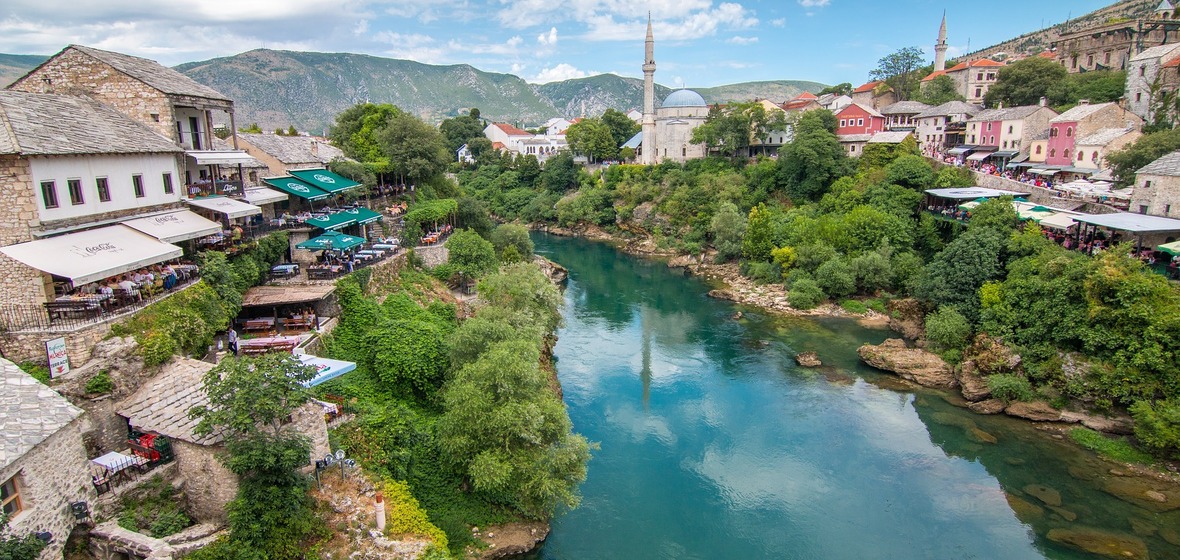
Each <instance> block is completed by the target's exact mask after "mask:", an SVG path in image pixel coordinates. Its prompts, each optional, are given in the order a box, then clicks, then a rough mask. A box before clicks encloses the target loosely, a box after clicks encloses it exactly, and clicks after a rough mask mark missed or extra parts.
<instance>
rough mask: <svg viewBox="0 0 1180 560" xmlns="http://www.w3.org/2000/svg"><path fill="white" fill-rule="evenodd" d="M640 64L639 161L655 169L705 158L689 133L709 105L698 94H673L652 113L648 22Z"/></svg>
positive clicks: (652, 58) (652, 64)
mask: <svg viewBox="0 0 1180 560" xmlns="http://www.w3.org/2000/svg"><path fill="white" fill-rule="evenodd" d="M644 51H645V55H646V56H645V58H644V64H643V112H644V115H643V130H642V131H640V134H641V135H642V142H641V143H640V147H639V150H638V154H637V156H638V158H639V161H641V162H643V163H645V164H648V165H654V164H657V163H660V162H662V161H676V162H685V161H688V160H690V159H698V158H703V157H705V156H706V155H707V151H706V148H705V145H704V144H693V143H692V142H691V139H692V131H693V129H695V128H696V127H698V126H700V125H702V124H704V122H705V118H706V117H708V116H709V105H708V104H707V103H705V98H704V97H701V94H699V93H697V92H695V91H692V90H690V89H681V90H676V91H674V92H672V93H671V94H669V95H668V97H666V98H664V102H663V103H661V104H660V108H659V110H656V109H655V73H656V62H655V40H654V39H653V38H652V32H651V19H650V18H648V22H647V40H646V42H645V44H644Z"/></svg>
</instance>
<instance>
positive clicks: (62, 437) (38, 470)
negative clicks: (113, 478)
mask: <svg viewBox="0 0 1180 560" xmlns="http://www.w3.org/2000/svg"><path fill="white" fill-rule="evenodd" d="M85 422H86V416H85V415H82V416H79V417H78V418H75V419H74V421H73V422H70V423H69V424H67V425H66V426H65V427H63V428H62V429H61V430H58V431H57V433H55V434H53V435H52V436H49V438H48V439H46V440H45V441H43V442H41V443H40V444H38V445H37V446H36V447H34V448H33V449H32V450H31V451H29V452H28V453H26V454H24V456H22V457H20V458H19V459H17V460H16V461H15V462H13V463H12V464H11V465H8V466H7V467H4V469H3V470H0V480H8V479H9V478H12V477H13V476H16V477H17V486H18V488H19V492H20V499H21V507H22V511H21V512H20V513H19V514H17V515H16V517H14V518H12V520H11V522H10V531H11V532H12V533H13V534H18V535H23V534H28V533H31V532H35V531H48V532H50V533H51V534H52V535H53V541H52V542H51V543H50V544H49V546H47V547H46V548H45V550H44V551H43V552H42V553H41V558H42V559H44V560H48V559H49V558H61V557H62V548H63V547H65V542H66V538H67V537H69V535H70V531H72V530H73V529H74V526H75V525H77V521H76V520H75V518H74V514H73V513H72V512H71V511H70V502H76V501H82V502H86V503H87V504H90V503H93V502H94V500H95V498H96V497H97V495H96V494H95V491H94V485H93V484H91V481H90V470H89V464H90V461H88V460H87V457H86V449H85V448H84V447H83V445H82V428H81V426H82V425H83V424H84V423H85Z"/></svg>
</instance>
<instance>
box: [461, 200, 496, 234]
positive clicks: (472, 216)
mask: <svg viewBox="0 0 1180 560" xmlns="http://www.w3.org/2000/svg"><path fill="white" fill-rule="evenodd" d="M456 208H457V210H456V214H455V221H456V222H458V224H457V225H458V227H461V228H467V229H470V230H473V231H475V233H478V234H479V236H480V237H482V238H484V239H491V236H492V229H493V228H494V227H495V224H494V223H492V218H491V216H489V215H488V208H487V205H486V204H484V203H483V201H482V200H478V199H475V198H471V197H470V196H464V197H462V198H460V199H459V200H458V201H457V207H456Z"/></svg>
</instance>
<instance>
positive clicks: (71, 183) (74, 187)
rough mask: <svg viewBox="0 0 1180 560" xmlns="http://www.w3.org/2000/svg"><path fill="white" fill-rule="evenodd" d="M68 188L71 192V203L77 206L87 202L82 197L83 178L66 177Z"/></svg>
mask: <svg viewBox="0 0 1180 560" xmlns="http://www.w3.org/2000/svg"><path fill="white" fill-rule="evenodd" d="M66 190H68V191H69V192H70V204H73V205H74V206H77V205H79V204H82V203H84V202H86V201H85V200H84V199H83V198H82V180H81V179H66Z"/></svg>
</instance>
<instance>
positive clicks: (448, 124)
mask: <svg viewBox="0 0 1180 560" xmlns="http://www.w3.org/2000/svg"><path fill="white" fill-rule="evenodd" d="M484 128H485V126H484V124H483V121H482V120H480V118H479V109H471V110H470V111H468V113H467V114H466V115H460V116H458V117H453V118H450V119H443V121H442V122H441V123H439V125H438V130H439V132H442V135H443V137H444V138H446V143H447V150H449V151H450V153H452V154H454V153H455V152H458V151H459V148H462V147H463V144H467V148H468V149H471V139H473V138H486V137H485V136H484V134H483V129H484ZM488 143H489V147H490V145H491V140H488ZM473 151H474V150H473ZM474 155H475V157H478V156H479V154H474Z"/></svg>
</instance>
